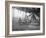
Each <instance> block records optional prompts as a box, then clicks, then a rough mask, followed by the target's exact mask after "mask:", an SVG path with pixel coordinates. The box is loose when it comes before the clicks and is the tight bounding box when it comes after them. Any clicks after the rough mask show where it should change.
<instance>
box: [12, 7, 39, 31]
mask: <svg viewBox="0 0 46 38" xmlns="http://www.w3.org/2000/svg"><path fill="white" fill-rule="evenodd" d="M25 30H40V8H35V7H12V31H25Z"/></svg>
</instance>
